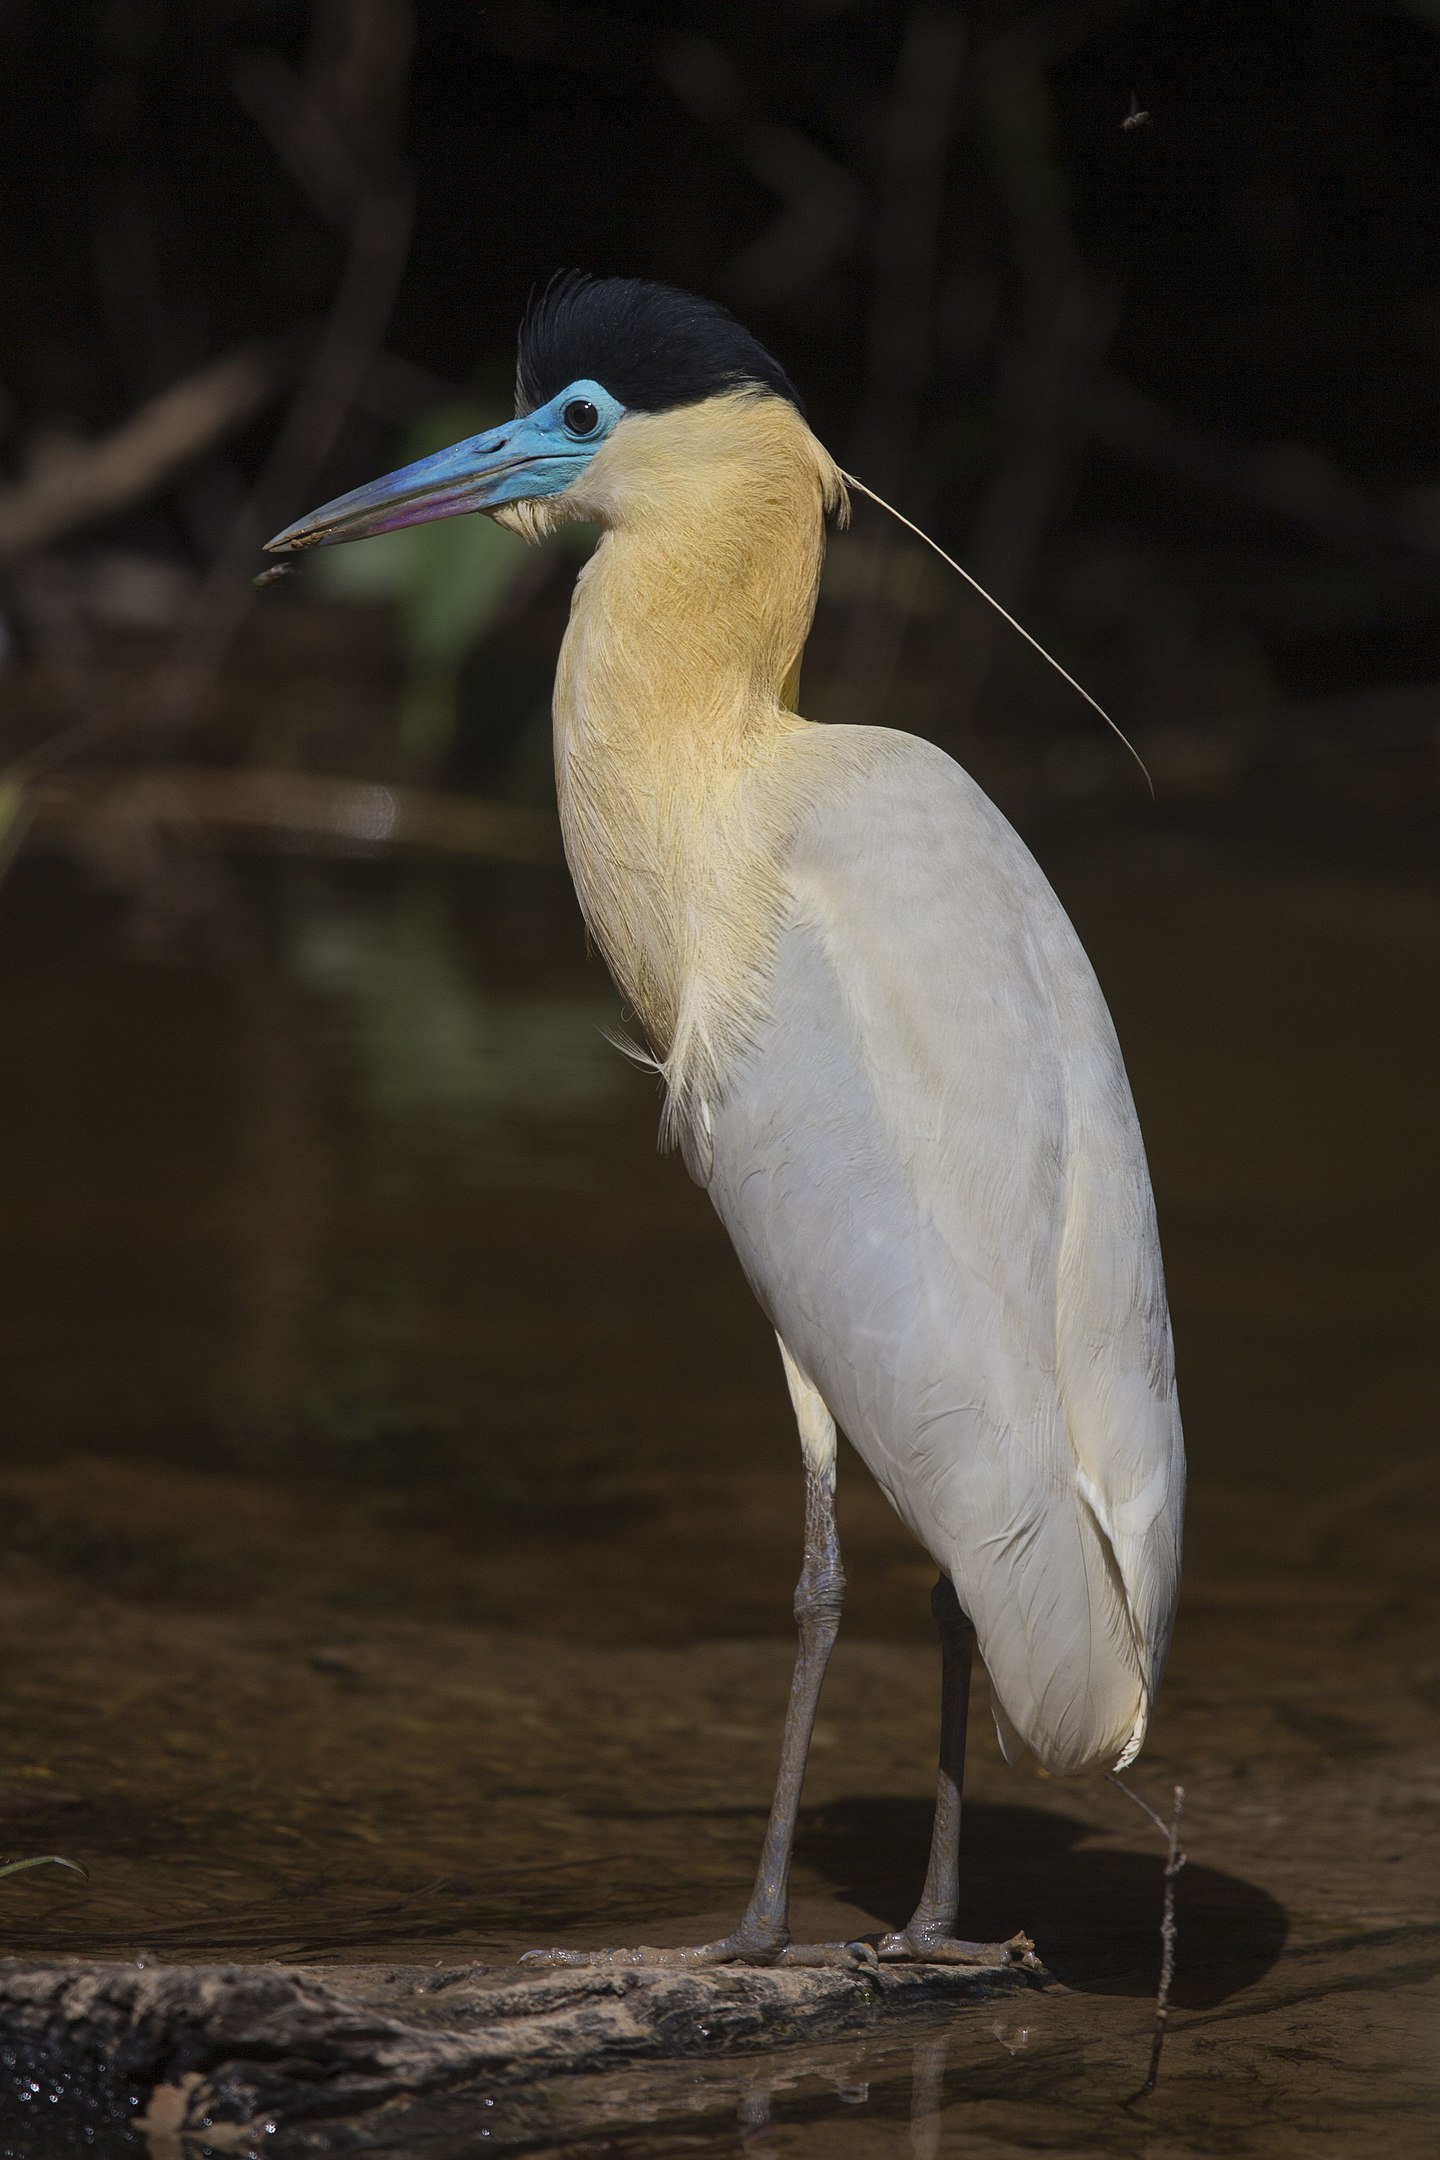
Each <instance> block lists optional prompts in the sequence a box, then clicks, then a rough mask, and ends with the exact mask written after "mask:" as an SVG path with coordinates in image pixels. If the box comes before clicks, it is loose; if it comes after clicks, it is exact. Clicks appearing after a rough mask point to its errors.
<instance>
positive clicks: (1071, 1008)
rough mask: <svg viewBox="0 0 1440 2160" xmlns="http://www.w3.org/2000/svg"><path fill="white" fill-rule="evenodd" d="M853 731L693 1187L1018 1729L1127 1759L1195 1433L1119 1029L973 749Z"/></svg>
mask: <svg viewBox="0 0 1440 2160" xmlns="http://www.w3.org/2000/svg"><path fill="white" fill-rule="evenodd" d="M840 732H841V731H838V730H836V731H828V730H827V731H816V734H815V735H814V736H812V737H809V738H807V740H806V750H807V751H808V752H809V753H810V754H812V755H813V756H814V757H815V758H816V759H817V760H822V759H825V758H826V757H828V756H830V755H831V754H832V747H831V746H832V744H833V743H834V742H835V737H836V736H837V735H838V734H839V733H840ZM844 733H845V734H847V735H850V736H851V738H852V741H851V743H850V744H847V745H846V746H845V747H846V748H847V749H851V750H853V749H854V748H856V747H858V748H860V750H861V752H862V755H861V756H860V758H859V759H853V758H852V760H851V763H852V776H851V777H850V778H849V779H848V781H847V783H846V785H845V786H844V787H843V789H841V790H840V791H839V792H836V791H834V790H833V789H831V788H829V787H826V788H824V789H822V790H818V791H817V792H818V793H819V794H820V795H821V799H822V807H821V808H820V809H819V810H818V811H817V812H816V814H815V815H814V816H813V817H812V818H810V819H807V820H806V821H804V822H803V823H802V825H801V826H800V828H799V830H798V832H797V834H796V836H795V839H794V842H793V847H792V853H791V860H790V865H789V880H788V882H789V885H790V890H791V895H792V898H791V902H790V907H789V911H788V913H787V917H786V921H785V925H784V929H783V931H782V933H781V936H780V940H779V944H778V948H777V952H776V957H775V975H774V993H773V998H772V1009H771V1014H770V1017H769V1020H768V1022H767V1024H766V1025H765V1027H764V1029H763V1031H762V1033H761V1035H760V1038H759V1040H758V1041H757V1042H756V1043H755V1044H754V1045H753V1046H752V1047H751V1048H750V1049H749V1051H748V1052H747V1053H746V1054H745V1056H744V1058H743V1059H742V1061H741V1063H740V1065H739V1068H738V1070H737V1071H736V1073H735V1074H734V1076H733V1079H732V1081H731V1084H730V1085H729V1087H728V1088H727V1089H726V1090H725V1091H724V1093H723V1095H722V1096H721V1097H720V1099H719V1100H718V1101H717V1102H715V1103H713V1104H711V1105H710V1143H709V1153H710V1157H711V1166H710V1169H709V1174H708V1176H707V1177H706V1178H705V1182H706V1183H707V1184H708V1186H709V1190H710V1194H711V1197H712V1199H713V1200H714V1202H715V1205H716V1207H717V1208H718V1210H719V1212H720V1215H721V1217H722V1218H723V1220H724V1222H725V1225H726V1228H727V1229H728V1230H729V1232H730V1235H731V1237H732V1238H733V1240H734V1242H735V1246H736V1250H737V1252H738V1253H739V1256H740V1259H741V1262H742V1264H743V1265H744V1267H745V1270H746V1273H747V1275H748V1276H749V1278H750V1281H751V1282H752V1284H753V1285H754V1287H755V1291H756V1294H757V1295H758V1297H759V1298H760V1301H761V1303H762V1304H763V1305H764V1307H765V1309H766V1311H767V1312H768V1314H769V1316H770V1318H771V1320H772V1321H773V1323H774V1325H775V1328H776V1330H777V1332H778V1333H779V1335H780V1336H781V1338H782V1340H783V1342H784V1343H785V1345H786V1346H787V1348H788V1350H789V1351H790V1354H791V1356H792V1357H793V1358H794V1359H795V1361H796V1363H797V1364H798V1365H799V1367H800V1368H801V1370H802V1371H803V1372H804V1373H805V1374H807V1375H808V1377H809V1378H810V1379H811V1380H812V1382H813V1383H814V1385H815V1386H816V1388H817V1389H818V1390H819V1392H820V1394H821V1395H822V1396H823V1398H824V1400H825V1401H826V1403H827V1404H828V1405H829V1407H830V1409H831V1411H832V1413H833V1414H834V1416H835V1418H836V1420H837V1421H838V1423H839V1425H840V1426H841V1428H842V1430H843V1431H844V1432H845V1433H846V1434H847V1435H848V1437H849V1438H850V1439H851V1441H852V1442H853V1443H854V1445H855V1447H856V1448H857V1449H858V1451H859V1453H860V1454H861V1455H862V1456H863V1458H864V1460H865V1462H866V1463H867V1465H868V1466H869V1468H870V1470H871V1471H872V1472H873V1474H874V1476H875V1477H876V1479H877V1480H878V1482H879V1483H880V1485H881V1486H882V1487H883V1489H884V1491H885V1492H886V1494H887V1495H888V1496H889V1498H890V1500H891V1502H892V1504H893V1505H894V1507H895V1509H896V1511H897V1513H898V1514H899V1515H900V1516H901V1517H902V1519H903V1520H904V1521H905V1522H906V1523H907V1524H908V1525H909V1527H910V1529H911V1530H912V1531H913V1532H914V1534H915V1536H916V1537H917V1538H918V1539H919V1540H920V1542H921V1544H922V1545H924V1546H925V1548H926V1549H927V1551H928V1552H929V1553H930V1554H931V1556H932V1558H933V1559H934V1560H935V1562H936V1564H937V1566H939V1567H941V1568H943V1569H944V1570H945V1572H946V1573H947V1574H948V1575H950V1577H951V1579H952V1580H953V1582H954V1585H955V1588H956V1591H957V1593H958V1594H959V1598H960V1602H961V1604H962V1606H963V1607H964V1609H965V1611H966V1612H967V1613H968V1614H969V1616H970V1618H971V1620H972V1621H973V1622H974V1625H975V1628H976V1632H977V1635H978V1638H979V1644H980V1651H981V1655H982V1657H983V1658H984V1660H985V1664H986V1666H987V1668H988V1670H989V1673H990V1678H991V1683H992V1689H993V1695H994V1700H995V1704H996V1708H997V1722H998V1723H999V1725H1000V1729H1001V1736H1002V1741H1003V1742H1004V1744H1005V1745H1006V1748H1007V1752H1011V1751H1012V1750H1013V1742H1014V1739H1015V1738H1016V1737H1018V1739H1019V1740H1021V1741H1023V1742H1024V1744H1025V1745H1026V1746H1028V1747H1030V1748H1032V1749H1033V1750H1034V1752H1035V1754H1036V1755H1037V1756H1038V1757H1039V1759H1040V1760H1041V1762H1043V1763H1044V1764H1045V1765H1046V1767H1047V1768H1049V1769H1051V1770H1056V1771H1073V1770H1079V1769H1083V1768H1085V1767H1086V1766H1087V1765H1089V1764H1091V1763H1096V1762H1114V1761H1116V1760H1121V1761H1128V1760H1129V1759H1130V1757H1131V1756H1132V1755H1133V1754H1134V1752H1135V1750H1136V1749H1137V1748H1138V1747H1139V1745H1140V1742H1141V1740H1142V1739H1143V1737H1144V1732H1145V1724H1146V1719H1147V1717H1148V1713H1149V1705H1150V1701H1151V1699H1152V1696H1153V1692H1154V1689H1155V1687H1156V1686H1157V1685H1158V1682H1159V1678H1160V1672H1161V1669H1162V1667H1163V1664H1164V1659H1165V1652H1166V1649H1167V1647H1168V1644H1169V1639H1170V1629H1171V1624H1172V1621H1173V1616H1174V1609H1175V1597H1176V1591H1177V1587H1178V1577H1179V1547H1180V1537H1179V1525H1180V1515H1181V1505H1182V1498H1183V1490H1184V1457H1183V1451H1182V1446H1181V1437H1180V1421H1179V1413H1178V1408H1177V1402H1176V1393H1175V1379H1174V1365H1173V1358H1172V1353H1171V1344H1170V1327H1169V1319H1168V1315H1167V1311H1166V1305H1165V1293H1164V1282H1163V1277H1162V1273H1161V1266H1160V1250H1159V1241H1158V1238H1157V1234H1156V1228H1155V1215H1154V1207H1153V1203H1152V1200H1151V1195H1150V1183H1149V1178H1148V1175H1147V1172H1146V1167H1145V1157H1144V1151H1143V1148H1142V1146H1141V1141H1140V1133H1139V1127H1138V1125H1137V1122H1136V1118H1135V1112H1134V1108H1133V1105H1132V1102H1131V1098H1130V1090H1129V1087H1128V1085H1127V1082H1126V1078H1125V1071H1124V1067H1123V1064H1122V1062H1121V1058H1120V1052H1119V1047H1118V1045H1117V1043H1116V1040H1115V1034H1114V1030H1113V1028H1112V1026H1111V1024H1110V1017H1109V1014H1108V1013H1107V1011H1106V1008H1105V1004H1104V1000H1103V999H1102V997H1101V995H1100V991H1099V987H1098V985H1097V984H1096V981H1095V978H1094V974H1093V972H1092V971H1091V968H1090V965H1089V962H1088V961H1087V960H1086V957H1085V955H1084V952H1083V951H1082V949H1081V947H1080V944H1079V940H1078V939H1077V938H1076V936H1075V932H1074V930H1073V929H1072V928H1071V926H1070V923H1069V921H1068V919H1067V918H1066V916H1065V914H1064V912H1063V910H1062V909H1061V907H1060V904H1059V902H1058V901H1057V900H1056V898H1055V896H1054V894H1053V892H1052V891H1051V890H1050V887H1049V886H1048V885H1047V883H1046V881H1045V879H1044V877H1043V876H1042V875H1041V872H1040V870H1039V868H1038V867H1037V865H1036V863H1035V862H1034V860H1033V858H1032V857H1031V855H1030V854H1029V852H1028V850H1027V849H1026V848H1025V847H1024V845H1023V843H1022V842H1021V841H1020V839H1019V838H1018V836H1017V835H1016V834H1015V832H1014V831H1013V830H1012V829H1011V827H1010V826H1009V825H1008V824H1007V823H1006V822H1005V820H1004V818H1002V817H1001V815H1000V813H999V812H998V811H997V810H996V809H995V808H994V806H993V805H992V804H991V803H990V802H989V801H988V800H987V799H986V798H985V796H984V795H983V794H981V792H980V790H979V789H978V788H977V787H976V786H975V785H974V783H973V782H972V781H971V780H970V779H969V778H968V777H967V775H966V774H965V773H964V772H962V770H961V769H960V767H959V766H957V765H956V764H954V763H953V762H952V760H950V759H949V758H947V757H946V756H945V755H944V754H943V753H942V752H940V751H939V750H937V749H935V748H934V747H933V746H932V745H930V744H928V743H923V742H918V741H916V740H914V739H913V738H911V737H908V736H904V735H895V734H890V733H888V732H886V731H884V730H881V729H865V730H853V731H852V730H846V731H844ZM857 737H858V738H860V740H859V742H858V744H857V743H856V741H855V738H857ZM835 747H837V748H838V747H839V745H838V744H836V745H835ZM702 1174H703V1165H702Z"/></svg>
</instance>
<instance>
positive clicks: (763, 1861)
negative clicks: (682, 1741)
mask: <svg viewBox="0 0 1440 2160" xmlns="http://www.w3.org/2000/svg"><path fill="white" fill-rule="evenodd" d="M780 1350H781V1355H782V1356H783V1357H784V1360H785V1375H786V1378H787V1379H788V1380H789V1383H790V1395H791V1399H792V1401H793V1403H794V1405H795V1414H796V1417H797V1420H798V1422H799V1426H800V1439H801V1444H802V1446H803V1448H804V1453H805V1559H804V1564H803V1566H802V1567H801V1570H800V1580H799V1582H798V1583H797V1584H796V1586H795V1625H796V1628H797V1629H798V1631H799V1636H800V1643H799V1648H798V1650H797V1651H796V1656H795V1670H794V1674H793V1676H792V1678H791V1681H790V1702H789V1706H788V1708H787V1709H786V1712H785V1733H784V1738H783V1739H782V1741H781V1743H780V1770H779V1775H778V1776H777V1778H776V1780H775V1797H774V1799H773V1800H772V1802H771V1803H770V1820H769V1823H768V1825H767V1827H766V1831H765V1844H764V1847H763V1849H762V1851H761V1854H760V1867H759V1870H758V1872H757V1874H756V1877H755V1887H754V1889H753V1890H752V1891H751V1893H750V1902H749V1904H748V1905H747V1906H746V1908H745V1913H744V1917H743V1918H742V1920H741V1921H740V1924H739V1926H738V1927H736V1928H734V1929H732V1931H731V1932H730V1934H728V1935H723V1936H721V1937H720V1939H719V1940H718V1941H716V1942H709V1943H696V1944H693V1945H689V1946H687V1947H685V1948H684V1949H678V1950H669V1949H665V1950H657V1949H649V1948H644V1947H641V1948H636V1949H633V1950H531V1951H529V1952H528V1953H527V1955H526V1956H525V1957H524V1958H522V1960H521V1963H522V1964H536V1965H744V1964H752V1965H846V1966H857V1965H858V1966H866V1965H868V1966H873V1965H874V1963H875V1952H874V1951H873V1949H871V1948H870V1946H869V1944H867V1943H838V1942H837V1943H795V1942H792V1941H791V1940H790V1856H791V1852H792V1850H793V1847H794V1843H795V1820H796V1817H797V1815H798V1814H799V1812H800V1792H801V1788H802V1786H803V1785H804V1782H805V1763H806V1759H807V1757H808V1756H809V1753H810V1737H811V1734H812V1733H813V1732H814V1730H815V1713H816V1711H817V1709H818V1708H819V1704H820V1689H821V1686H822V1685H823V1683H824V1679H825V1668H826V1666H827V1665H828V1664H829V1662H830V1652H831V1650H832V1649H833V1648H834V1646H835V1637H836V1635H837V1634H838V1632H839V1629H840V1605H841V1600H842V1599H843V1597H844V1593H845V1576H844V1573H843V1571H842V1569H841V1566H840V1540H839V1538H838V1536H837V1535H836V1530H835V1424H834V1420H833V1419H832V1418H831V1416H830V1413H829V1411H828V1410H827V1409H826V1407H825V1404H824V1402H823V1400H822V1399H821V1396H820V1394H819V1392H818V1391H817V1390H816V1389H815V1388H814V1387H812V1386H811V1384H810V1382H809V1381H808V1380H807V1379H806V1377H805V1375H804V1374H803V1373H802V1372H801V1370H800V1368H799V1366H798V1365H796V1363H795V1361H794V1360H793V1358H792V1357H791V1356H790V1353H789V1352H788V1350H786V1348H785V1345H784V1344H783V1343H782V1344H781V1345H780ZM962 1745H963V1740H962Z"/></svg>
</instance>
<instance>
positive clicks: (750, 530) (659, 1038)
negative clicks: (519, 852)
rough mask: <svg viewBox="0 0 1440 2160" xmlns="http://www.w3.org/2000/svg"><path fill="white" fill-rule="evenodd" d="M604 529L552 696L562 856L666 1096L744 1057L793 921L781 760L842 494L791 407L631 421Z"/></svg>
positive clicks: (739, 400)
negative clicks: (776, 954) (740, 1051)
mask: <svg viewBox="0 0 1440 2160" xmlns="http://www.w3.org/2000/svg"><path fill="white" fill-rule="evenodd" d="M587 495H588V496H589V498H590V501H591V502H592V503H593V504H594V506H595V509H596V511H597V513H598V514H599V515H601V516H602V518H603V519H604V522H605V524H606V528H607V529H606V531H605V533H604V535H603V537H602V539H601V541H600V545H599V547H598V548H597V550H596V553H595V555H594V556H593V558H592V559H591V561H590V563H589V564H588V565H587V566H586V568H585V570H584V571H583V573H582V574H581V578H580V581H579V584H578V585H577V588H576V593H575V599H574V603H573V605H572V608H571V613H570V627H569V630H568V632H567V633H566V637H565V642H564V646H563V647H562V650H561V655H560V664H559V669H558V672H557V675H556V681H555V769H556V781H557V788H558V793H559V801H560V817H561V825H562V829H563V832H564V837H565V849H566V854H567V856H568V859H569V863H570V868H571V872H572V874H573V876H574V879H575V886H576V890H577V892H578V894H579V896H580V904H581V907H582V908H583V910H584V913H585V916H586V920H587V922H588V923H589V925H590V928H591V931H592V933H593V935H594V937H595V940H596V942H597V944H598V945H599V946H600V948H601V950H602V952H603V953H604V955H605V958H606V960H607V961H608V963H609V965H610V969H611V972H612V973H613V975H614V976H615V979H616V982H617V983H618V985H619V987H620V989H621V991H622V992H623V994H624V995H625V997H626V999H627V1000H628V1001H629V1002H630V1004H632V1005H633V1007H634V1009H635V1011H636V1012H637V1014H638V1015H639V1017H640V1019H641V1021H642V1023H643V1024H644V1027H645V1031H646V1034H647V1035H648V1037H649V1039H650V1043H651V1047H652V1048H653V1050H654V1051H655V1053H656V1056H657V1057H658V1058H659V1059H660V1060H661V1061H662V1063H663V1065H664V1068H665V1070H666V1073H667V1076H668V1077H669V1079H670V1081H671V1086H672V1091H674V1092H681V1091H683V1090H685V1089H688V1088H689V1087H690V1086H691V1085H692V1084H699V1083H703V1082H704V1081H705V1080H707V1079H709V1080H713V1079H714V1078H715V1077H716V1075H717V1073H718V1072H719V1071H720V1070H721V1069H723V1066H724V1064H725V1062H726V1060H727V1058H728V1056H729V1055H730V1054H731V1053H732V1052H733V1050H734V1049H735V1047H736V1046H737V1043H738V1041H740V1040H743V1038H744V1035H745V1033H746V1023H747V1019H748V1017H749V1015H750V1011H751V1008H752V1007H753V1004H754V1000H755V996H756V991H757V985H758V983H759V981H760V979H761V977H762V976H763V972H764V967H765V963H766V961H767V959H768V956H769V952H770V949H771V945H772V943H773V938H774V935H775V931H776V929H777V927H778V921H779V916H780V911H781V909H782V907H783V904H784V878H783V856H784V846H785V840H786V836H787V834H788V832H789V831H790V830H791V828H792V826H793V820H794V816H795V813H796V809H797V796H796V790H795V788H794V786H793V785H792V784H790V781H789V776H788V766H789V760H788V759H787V758H786V756H785V754H784V752H785V745H786V743H787V741H789V740H791V739H792V738H793V737H794V735H795V733H796V731H797V730H799V729H802V728H803V727H804V726H805V723H804V722H803V721H802V720H800V719H799V718H798V716H797V715H796V714H795V712H794V710H793V702H794V697H795V691H796V686H797V684H798V677H799V665H800V657H801V653H802V651H803V648H804V643H805V639H806V636H807V635H808V632H809V629H810V623H811V618H812V616H813V614H814V609H815V595H816V589H817V586H818V582H819V576H820V566H821V561H822V558H823V554H824V543H825V525H824V513H825V510H826V508H827V507H830V506H834V505H837V504H838V503H839V502H841V501H842V500H843V493H842V489H841V484H840V481H839V478H838V475H837V474H836V472H835V468H834V466H833V465H832V464H831V462H830V460H829V458H828V457H827V455H826V453H825V452H824V451H823V450H822V449H821V447H820V445H819V444H818V443H817V442H816V440H815V438H814V436H813V435H811V433H810V431H809V429H808V428H807V427H806V426H805V424H804V422H803V421H802V420H801V419H800V417H799V415H798V414H797V413H796V412H795V411H794V410H793V408H792V407H791V406H789V405H787V404H785V403H783V402H782V401H781V400H779V399H777V398H770V397H763V398H762V397H748V396H738V395H731V396H726V397H722V398H715V399H712V400H710V401H708V402H707V403H705V404H703V405H697V406H692V407H687V408H684V409H682V410H681V411H680V412H676V413H666V414H657V415H653V416H644V415H632V416H631V417H629V418H627V419H626V420H625V421H624V422H623V424H622V426H621V427H620V428H619V429H618V430H617V431H616V434H615V436H614V437H612V439H611V441H610V442H609V443H608V444H607V445H606V447H605V449H604V451H603V452H601V453H600V455H599V456H597V458H596V459H595V461H594V466H593V467H592V476H591V478H590V481H589V485H588V487H587Z"/></svg>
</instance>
